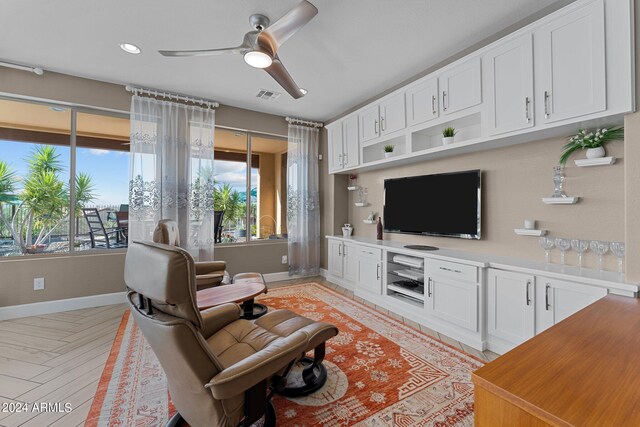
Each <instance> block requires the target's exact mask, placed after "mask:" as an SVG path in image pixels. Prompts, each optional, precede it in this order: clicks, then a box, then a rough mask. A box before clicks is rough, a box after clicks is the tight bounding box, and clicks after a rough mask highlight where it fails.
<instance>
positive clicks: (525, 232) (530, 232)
mask: <svg viewBox="0 0 640 427" xmlns="http://www.w3.org/2000/svg"><path fill="white" fill-rule="evenodd" d="M513 231H514V232H515V233H516V234H517V235H518V236H537V237H540V236H544V235H545V234H547V230H536V229H529V228H514V229H513Z"/></svg>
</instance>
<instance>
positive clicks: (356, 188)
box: [347, 185, 360, 191]
mask: <svg viewBox="0 0 640 427" xmlns="http://www.w3.org/2000/svg"><path fill="white" fill-rule="evenodd" d="M359 189H360V186H359V185H350V186H348V187H347V190H349V191H358V190H359Z"/></svg>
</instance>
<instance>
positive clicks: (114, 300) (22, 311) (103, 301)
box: [0, 292, 127, 320]
mask: <svg viewBox="0 0 640 427" xmlns="http://www.w3.org/2000/svg"><path fill="white" fill-rule="evenodd" d="M126 295H127V293H126V292H114V293H112V294H101V295H91V296H87V297H78V298H69V299H60V300H55V301H43V302H35V303H32V304H20V305H12V306H9V307H0V320H9V319H17V318H20V317H29V316H39V315H41V314H49V313H58V312H61V311H69V310H79V309H81V308H90V307H100V306H103V305H111V304H120V303H123V302H125V297H126Z"/></svg>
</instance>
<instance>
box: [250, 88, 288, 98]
mask: <svg viewBox="0 0 640 427" xmlns="http://www.w3.org/2000/svg"><path fill="white" fill-rule="evenodd" d="M280 95H282V94H281V93H278V92H275V91H273V90H267V89H260V92H258V94H257V95H256V98H260V99H264V100H265V101H275V100H276V99H278V98H280Z"/></svg>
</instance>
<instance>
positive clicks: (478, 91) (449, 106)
mask: <svg viewBox="0 0 640 427" xmlns="http://www.w3.org/2000/svg"><path fill="white" fill-rule="evenodd" d="M480 77H481V73H480V58H472V59H469V60H468V61H465V62H463V63H461V64H459V65H456V66H455V67H453V68H451V69H449V70H446V71H444V72H443V73H441V74H440V75H439V77H438V82H439V86H440V92H441V93H440V102H441V104H440V105H441V106H442V113H443V114H451V113H455V112H456V111H460V110H464V109H465V108H469V107H473V106H474V105H478V104H480V102H482V81H481V78H480Z"/></svg>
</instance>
